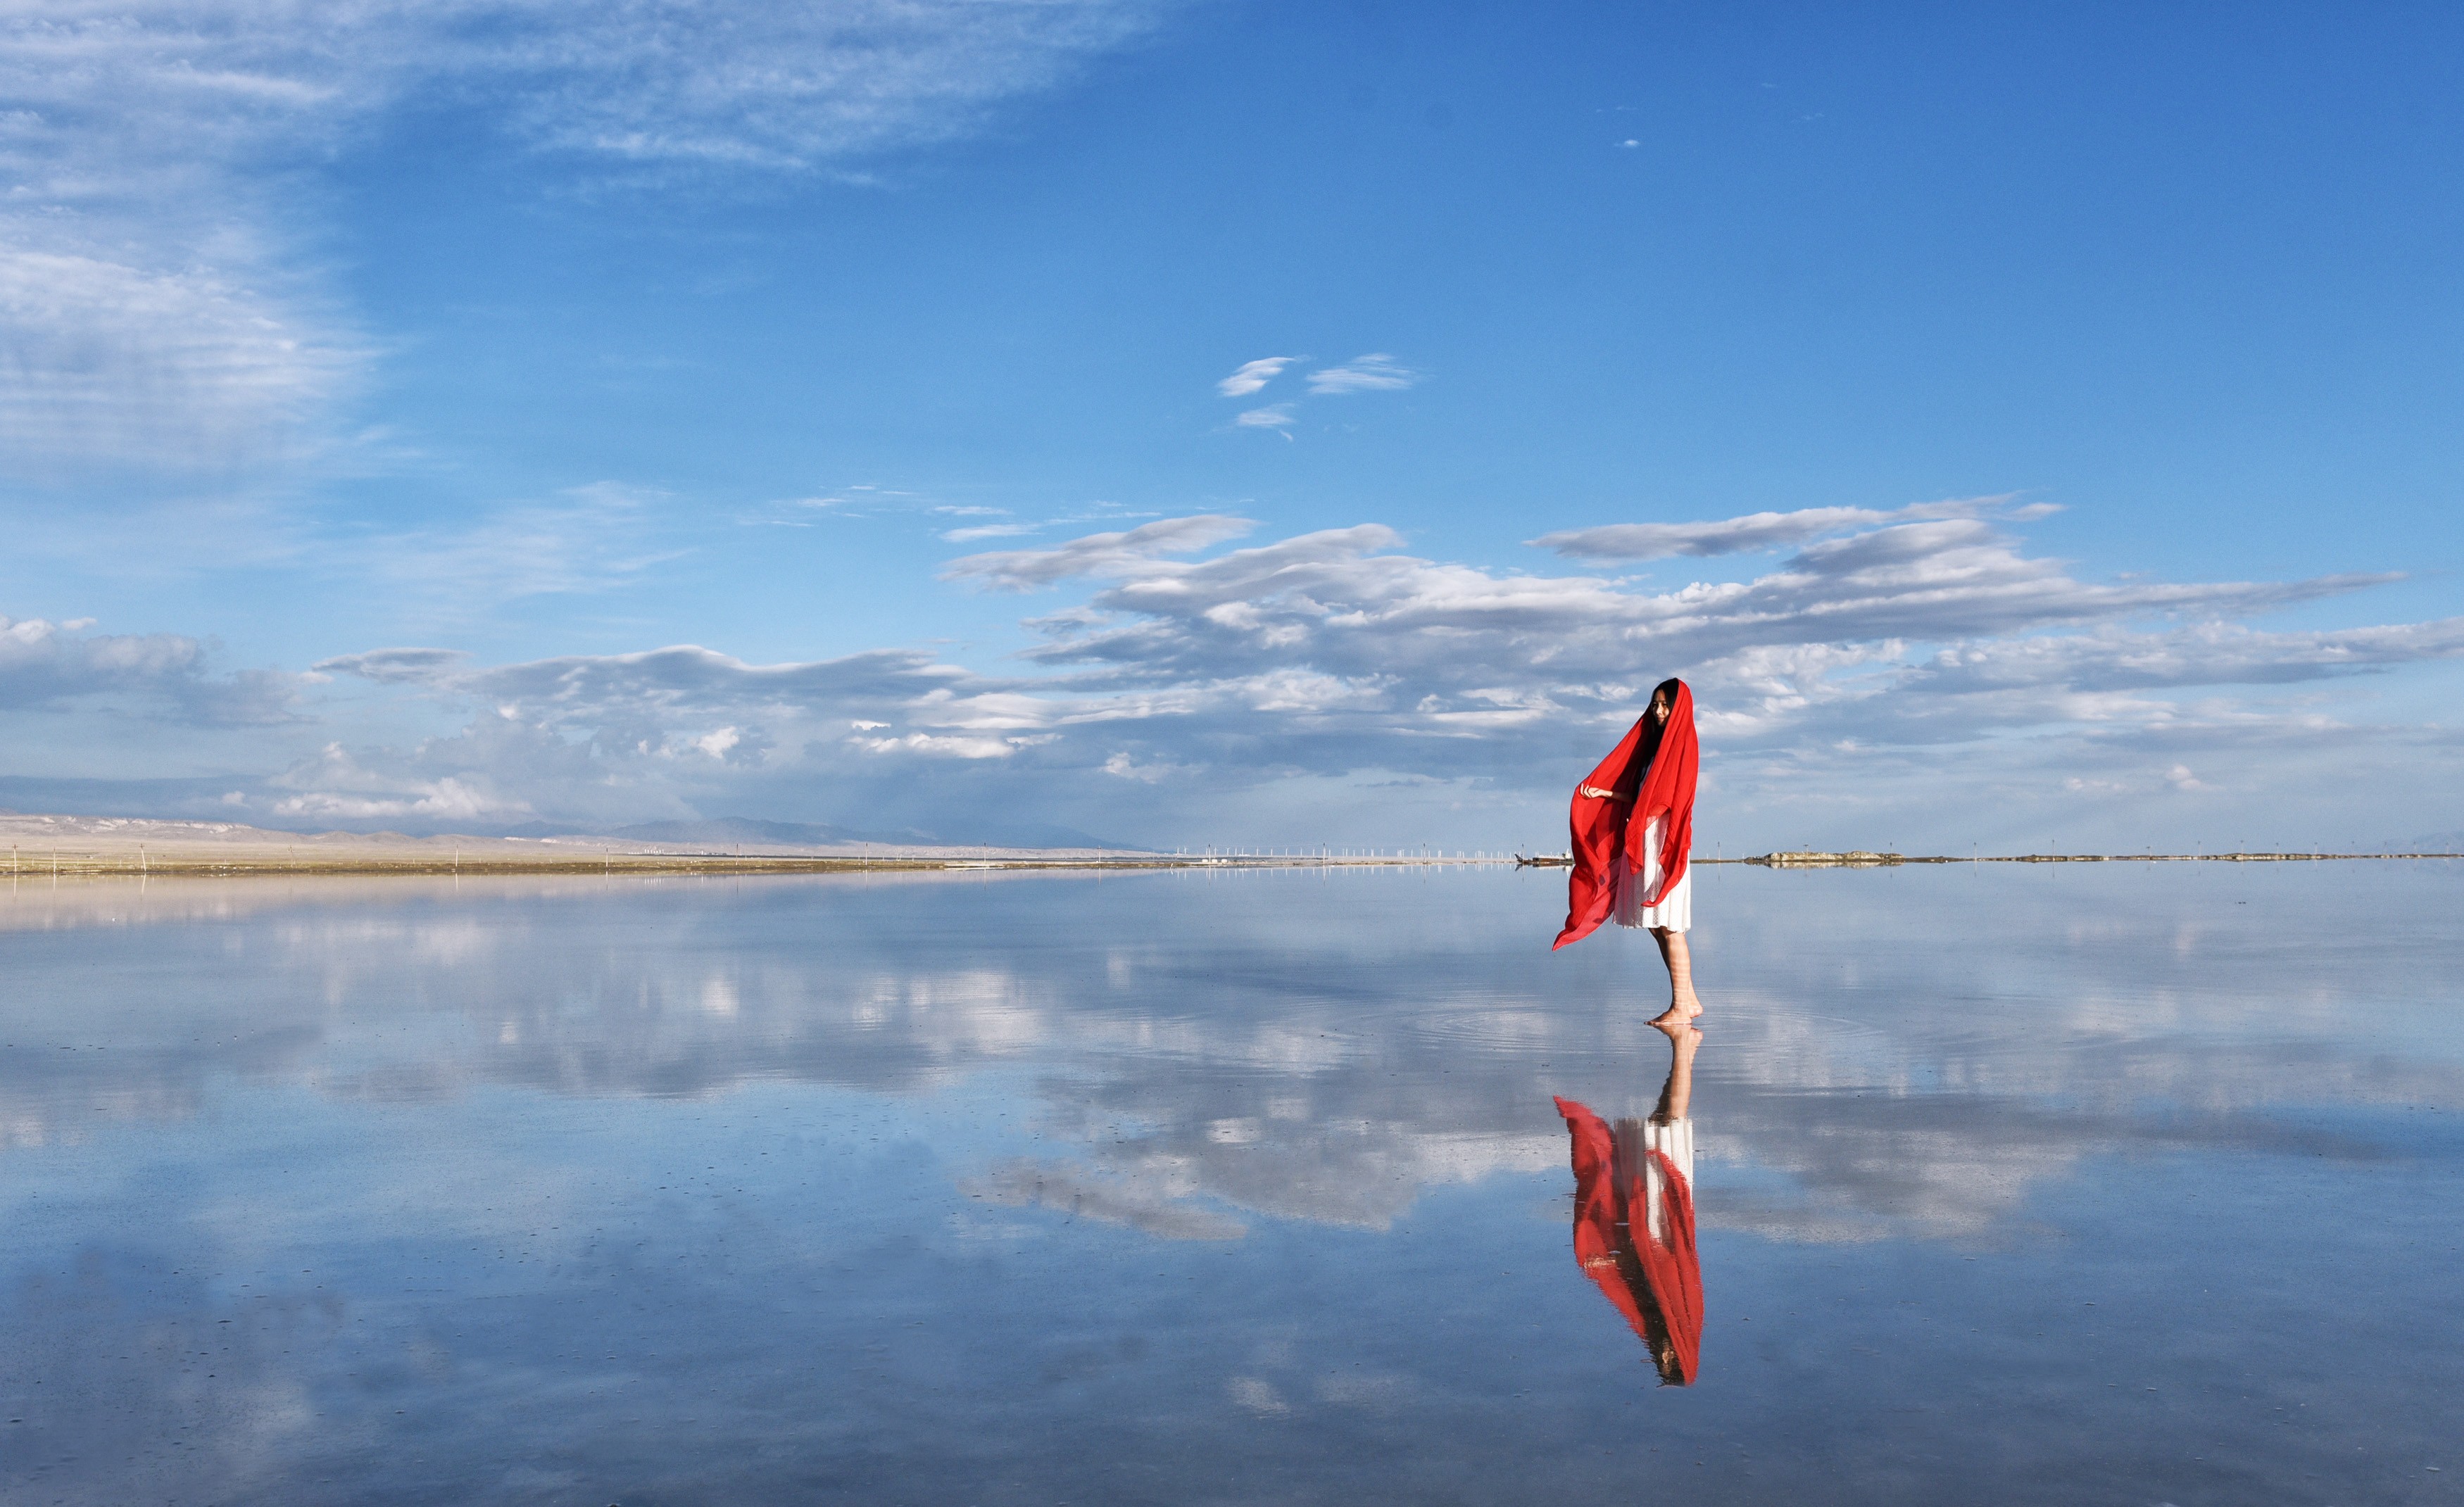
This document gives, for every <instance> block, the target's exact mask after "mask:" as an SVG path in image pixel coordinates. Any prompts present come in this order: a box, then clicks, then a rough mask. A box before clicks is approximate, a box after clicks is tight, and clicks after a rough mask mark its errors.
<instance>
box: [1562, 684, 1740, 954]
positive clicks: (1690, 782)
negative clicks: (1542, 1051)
mask: <svg viewBox="0 0 2464 1507" xmlns="http://www.w3.org/2000/svg"><path fill="white" fill-rule="evenodd" d="M1670 684H1672V685H1674V686H1675V687H1676V688H1677V690H1676V693H1675V694H1674V695H1672V696H1671V697H1670V698H1669V703H1668V722H1667V725H1666V726H1664V727H1662V728H1661V730H1660V747H1659V748H1658V749H1657V750H1655V751H1654V752H1653V753H1652V755H1651V767H1650V768H1649V769H1646V770H1644V771H1643V772H1642V775H1641V778H1640V780H1639V783H1638V781H1637V780H1636V779H1635V777H1634V768H1633V766H1634V761H1635V757H1636V754H1637V753H1638V752H1639V750H1640V749H1641V747H1642V745H1643V742H1644V740H1645V739H1646V738H1647V737H1649V735H1650V732H1651V726H1650V724H1651V713H1650V712H1649V711H1645V712H1644V713H1643V714H1642V715H1641V716H1640V717H1638V718H1636V719H1635V724H1634V727H1633V728H1632V729H1631V730H1630V731H1628V732H1627V733H1626V735H1625V737H1624V739H1623V740H1622V741H1620V742H1619V743H1618V744H1617V747H1616V748H1615V749H1613V750H1611V751H1610V753H1609V756H1608V757H1606V758H1604V759H1602V760H1600V762H1599V767H1598V768H1596V769H1595V770H1593V771H1592V772H1591V774H1589V775H1585V776H1584V778H1583V782H1582V784H1580V785H1577V786H1575V787H1574V803H1573V811H1572V812H1571V813H1569V815H1568V817H1567V823H1568V825H1569V826H1570V827H1571V828H1572V830H1573V858H1574V869H1573V873H1572V874H1570V875H1568V876H1567V879H1566V928H1565V929H1564V930H1563V931H1560V932H1558V933H1557V941H1556V943H1555V945H1554V946H1553V947H1551V949H1550V950H1551V951H1554V950H1556V949H1557V948H1561V947H1564V946H1565V945H1566V944H1567V943H1569V942H1579V941H1581V940H1582V939H1583V938H1585V937H1587V936H1590V935H1591V934H1592V933H1593V932H1594V931H1595V930H1597V929H1598V928H1599V925H1600V923H1601V922H1603V921H1606V920H1607V919H1608V918H1609V912H1610V911H1611V910H1613V909H1615V908H1616V906H1617V883H1616V880H1615V877H1614V865H1615V861H1616V859H1617V854H1618V853H1619V852H1623V853H1624V854H1625V859H1626V863H1627V864H1628V866H1630V867H1631V868H1632V869H1633V870H1634V871H1635V872H1636V873H1637V874H1640V873H1641V872H1642V870H1643V852H1642V844H1643V838H1644V835H1645V834H1647V833H1648V832H1649V831H1650V830H1651V819H1652V818H1653V817H1656V816H1659V815H1661V813H1663V812H1664V813H1666V814H1667V817H1668V822H1667V825H1666V826H1665V827H1664V828H1663V829H1662V831H1661V839H1660V887H1659V888H1658V889H1656V890H1654V891H1652V893H1650V894H1649V895H1646V896H1644V897H1643V902H1642V903H1643V904H1644V905H1646V906H1656V905H1658V904H1660V902H1661V900H1662V899H1664V898H1666V896H1667V894H1668V891H1669V890H1670V889H1672V888H1674V887H1675V886H1676V884H1677V882H1678V881H1679V880H1681V879H1683V878H1684V877H1685V854H1686V850H1687V849H1689V848H1691V847H1692V846H1693V845H1694V782H1695V778H1696V776H1697V775H1699V774H1700V772H1701V770H1702V767H1703V752H1702V748H1701V746H1700V745H1699V744H1697V743H1696V742H1695V739H1694V691H1693V688H1691V687H1689V686H1687V685H1686V684H1685V683H1684V682H1683V681H1682V680H1680V681H1673V682H1670ZM1587 789H1589V790H1614V791H1617V792H1618V793H1619V794H1620V795H1622V794H1624V793H1625V792H1628V791H1632V792H1633V793H1634V798H1633V799H1632V800H1631V801H1627V800H1612V799H1610V798H1609V797H1605V796H1586V795H1584V794H1583V792H1584V791H1585V790H1587Z"/></svg>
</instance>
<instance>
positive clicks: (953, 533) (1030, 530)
mask: <svg viewBox="0 0 2464 1507" xmlns="http://www.w3.org/2000/svg"><path fill="white" fill-rule="evenodd" d="M1043 528H1044V525H1042V524H1040V523H979V524H977V525H976V526H975V527H973V528H966V529H947V530H944V531H943V532H942V535H941V537H942V539H943V540H944V541H946V542H948V543H951V544H972V543H974V542H975V541H976V540H978V539H1007V538H1015V537H1017V536H1018V535H1022V534H1036V533H1041V532H1042V531H1043Z"/></svg>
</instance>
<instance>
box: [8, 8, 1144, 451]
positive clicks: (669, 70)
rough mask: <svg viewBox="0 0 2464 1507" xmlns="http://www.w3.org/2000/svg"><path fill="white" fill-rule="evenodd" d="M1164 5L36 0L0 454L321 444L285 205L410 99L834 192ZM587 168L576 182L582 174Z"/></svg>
mask: <svg viewBox="0 0 2464 1507" xmlns="http://www.w3.org/2000/svg"><path fill="white" fill-rule="evenodd" d="M1169 8H1170V7H1169V4H1168V3H1166V0H1041V3H1037V4H1030V5H983V4H976V3H969V0H840V3H835V4H832V5H830V6H827V7H821V8H815V7H794V6H789V7H779V6H764V5H760V4H757V3H753V0H650V3H648V4H643V3H635V0H555V3H550V0H443V3H439V4H431V5H410V4H400V3H389V0H364V3H346V4H339V5H333V6H327V7H324V8H322V9H320V10H319V11H316V12H315V14H314V15H310V14H308V13H306V12H303V11H300V10H298V9H297V7H295V6H292V5H289V4H283V3H279V0H135V3H133V4H127V5H121V4H102V3H99V0H44V3H39V4H36V5H33V6H27V7H19V8H17V9H16V10H15V11H13V12H12V13H11V14H10V15H9V16H7V17H6V18H0V92H5V93H6V95H7V96H8V98H10V100H11V104H12V106H13V107H14V108H12V109H11V110H10V111H8V112H6V113H0V165H5V167H6V168H7V170H8V171H9V173H10V176H11V180H12V182H11V195H10V196H9V199H8V201H7V203H6V204H5V206H0V342H4V343H5V345H6V347H7V349H8V350H9V353H10V355H9V359H8V360H5V361H0V446H5V447H6V448H8V449H9V451H10V453H11V455H12V457H14V458H15V459H16V461H17V464H18V468H19V474H20V476H21V477H23V476H25V475H27V474H28V473H29V471H30V470H31V471H32V472H33V474H35V475H38V476H39V475H42V474H45V473H51V474H75V473H78V472H80V471H90V470H95V469H97V468H103V469H114V470H129V469H135V470H153V471H165V472H194V471H200V470H204V471H228V470H232V469H234V468H242V469H244V468H248V467H251V466H254V465H257V464H260V463H264V462H268V461H283V460H297V459H298V458H300V457H302V456H305V455H309V454H313V453H315V452H316V451H318V450H319V448H323V447H327V446H331V445H333V444H336V443H339V441H340V440H341V408H342V405H343V404H346V402H347V400H348V399H349V398H350V396H351V395H352V393H353V392H354V391H356V390H357V388H358V387H359V385H360V384H361V383H362V382H363V381H364V379H365V376H366V373H367V370H368V367H369V364H370V361H371V360H372V359H373V357H374V354H375V347H374V345H373V343H372V342H371V341H370V340H369V339H367V338H366V337H365V336H364V335H363V334H362V333H361V332H360V331H359V329H358V327H357V321H356V319H355V317H353V315H352V314H351V312H350V311H349V309H348V308H347V306H346V305H345V303H344V302H343V300H342V299H341V296H340V295H339V293H338V291H337V287H336V284H335V283H334V281H333V280H332V279H331V278H330V277H328V276H327V275H326V273H325V270H324V268H323V267H322V266H321V264H320V261H319V257H318V255H317V254H316V253H315V251H313V248H312V241H313V236H312V235H311V234H310V233H309V232H308V231H307V230H306V229H304V228H305V227H307V226H308V225H310V224H312V223H313V221H314V219H315V215H314V213H313V211H312V210H311V209H310V207H307V206H305V205H303V204H301V203H299V202H297V200H295V199H292V198H286V197H285V194H286V193H288V192H291V191H292V190H291V189H289V188H286V187H285V186H286V185H296V184H297V182H299V181H300V180H299V179H298V178H297V175H294V174H292V173H290V172H289V169H290V168H292V167H293V166H296V165H297V164H299V163H302V162H306V161H311V160H314V159H315V158H317V157H318V156H319V155H320V154H322V153H325V152H327V151H329V150H330V149H331V148H333V147H334V146H335V145H337V144H339V143H340V142H342V141H344V140H345V139H346V138H347V136H348V135H349V134H350V133H352V132H354V131H357V130H360V129H363V128H364V127H365V125H366V123H367V122H368V121H370V120H374V119H375V118H376V117H377V116H378V115H379V114H380V113H381V112H383V111H385V110H387V109H389V108H391V107H393V106H395V105H397V104H399V103H400V102H402V101H404V100H406V99H411V98H426V99H430V100H433V101H435V102H439V103H451V104H453V105H457V106H461V107H465V108H468V109H472V110H473V111H476V112H479V113H481V114H484V115H488V116H493V117H494V118H495V119H496V120H500V121H502V122H503V123H505V124H506V125H508V126H509V127H510V128H511V129H512V130H513V132H514V133H515V134H516V135H517V136H518V137H520V138H522V139H526V140H527V141H528V142H531V143H533V144H534V145H535V146H537V147H538V148H539V149H541V150H544V151H548V152H552V153H560V154H565V155H567V156H569V157H570V158H571V160H572V161H573V162H574V163H575V164H576V165H577V168H578V169H580V170H583V171H604V170H605V167H606V166H608V165H609V164H627V166H628V168H629V169H632V170H639V169H642V168H647V167H655V168H657V169H659V170H660V171H662V172H667V173H674V172H679V171H695V172H708V171H712V170H722V171H727V170H741V169H746V168H752V169H756V170H761V171H769V172H781V171H783V172H814V171H826V172H834V173H841V174H853V173H856V172H858V171H860V170H861V166H860V164H864V163H866V162H869V161H872V160H876V159H878V158H880V157H881V156H882V155H883V154H885V153H889V152H893V151H897V150H901V149H906V148H912V147H915V146H919V145H929V144H931V143H933V142H941V141H946V140H949V139H952V138H954V137H957V136H961V135H964V134H966V133H968V132H971V131H973V130H976V129H978V128H979V127H980V126H981V124H982V123H983V121H984V120H986V119H987V117H988V116H989V115H990V114H992V113H994V112H996V111H998V110H999V109H1000V108H1001V106H1002V105H1003V104H1005V103H1006V102H1008V101H1010V100H1013V99H1016V98H1020V97H1022V96H1025V95H1029V94H1033V93H1036V92H1039V91H1042V90H1045V89H1049V88H1051V87H1053V86H1055V85H1056V84H1059V83H1061V82H1063V81H1065V80H1066V79H1067V78H1068V77H1069V76H1072V75H1073V74H1074V73H1075V72H1076V71H1077V70H1078V69H1079V68H1080V67H1081V66H1082V65H1083V64H1084V63H1085V62H1086V61H1087V60H1088V59H1089V58H1092V57H1094V56H1097V55H1101V54H1103V53H1106V52H1108V51H1111V50H1112V49H1115V48H1118V47H1120V46H1122V45H1124V44H1125V43H1128V42H1130V41H1132V40H1133V39H1134V38H1135V37H1137V36H1138V35H1139V34H1141V33H1144V32H1145V31H1146V30H1148V29H1149V28H1150V27H1152V26H1153V25H1154V24H1155V21H1156V20H1157V18H1158V17H1159V16H1160V15H1161V14H1163V13H1164V12H1165V11H1167V10H1168V9H1169ZM594 164H595V165H594Z"/></svg>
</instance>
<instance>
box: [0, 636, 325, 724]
mask: <svg viewBox="0 0 2464 1507" xmlns="http://www.w3.org/2000/svg"><path fill="white" fill-rule="evenodd" d="M93 624H94V620H93V619H91V618H78V619H73V620H71V621H70V622H56V623H55V622H46V621H45V620H43V619H41V618H26V619H18V620H11V619H10V618H7V617H0V712H5V711H8V710H28V709H35V708H57V707H68V706H77V705H85V706H95V705H99V704H107V705H116V706H120V707H122V708H124V709H126V710H133V711H136V712H138V713H139V714H141V715H148V716H155V717H162V718H165V719H168V720H170V721H174V722H180V723H187V724H191V725H198V726H209V727H247V726H252V725H265V724H271V723H279V722H285V721H289V720H290V719H291V718H292V716H293V712H292V705H293V702H294V701H295V700H296V698H297V695H298V688H299V677H297V676H293V675H285V674H280V673H277V672H275V671H271V670H240V671H236V672H233V673H228V674H223V675H214V674H211V673H209V658H210V656H209V653H208V650H207V646H206V645H205V644H201V643H199V642H198V641H197V640H195V639H192V638H187V637H185V636H183V635H180V634H176V633H144V634H111V633H105V634H89V633H85V632H83V630H84V629H86V628H90V627H92V626H93Z"/></svg>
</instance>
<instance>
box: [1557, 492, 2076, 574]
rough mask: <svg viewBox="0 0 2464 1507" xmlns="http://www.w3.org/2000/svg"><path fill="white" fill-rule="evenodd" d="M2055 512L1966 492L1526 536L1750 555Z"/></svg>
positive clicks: (1582, 551) (1590, 555) (1594, 545)
mask: <svg viewBox="0 0 2464 1507" xmlns="http://www.w3.org/2000/svg"><path fill="white" fill-rule="evenodd" d="M2055 511H2056V510H2055V509H2054V508H2053V507H2051V506H2049V505H2047V504H2043V503H2035V504H2030V505H2028V506H2025V507H2014V506H2013V503H2012V499H2011V498H2009V497H2008V496H2000V497H1965V498H1954V499H1950V500H1947V501H1943V502H1920V503H1914V504H1911V505H1910V506H1908V507H1904V508H1895V509H1891V510H1889V511H1886V512H1885V511H1878V510H1876V509H1872V508H1800V509H1797V510H1796V511H1794V512H1793V513H1747V514H1745V515H1744V516H1742V517H1735V518H1720V519H1716V520H1712V521H1709V522H1702V523H1612V524H1606V525H1603V526H1602V527H1599V528H1593V529H1568V530H1565V531H1563V532H1561V533H1557V534H1544V535H1540V537H1538V538H1536V539H1530V540H1528V541H1526V542H1528V543H1529V544H1531V545H1532V546H1533V547H1534V548H1537V549H1544V550H1551V551H1553V552H1555V553H1556V554H1559V555H1562V556H1564V557H1567V558H1569V559H1587V560H1603V561H1609V560H1653V559H1665V558H1668V557H1673V556H1680V555H1690V556H1695V557H1707V556H1715V555H1743V554H1749V553H1751V552H1755V551H1760V550H1771V549H1779V548H1783V547H1785V546H1787V545H1791V544H1802V543H1804V542H1805V541H1806V540H1808V539H1815V538H1820V537H1822V536H1823V535H1828V534H1844V533H1846V532H1848V531H1849V530H1851V529H1857V528H1869V527H1872V526H1874V525H1877V524H1885V523H1908V522H1914V521H1916V520H1919V519H1925V518H1974V517H1983V516H1988V515H2000V516H2004V517H2008V518H2011V519H2013V520H2014V521H2025V520H2027V519H2030V518H2038V517H2043V516H2044V515H2046V514H2047V513H2053V512H2055Z"/></svg>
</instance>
